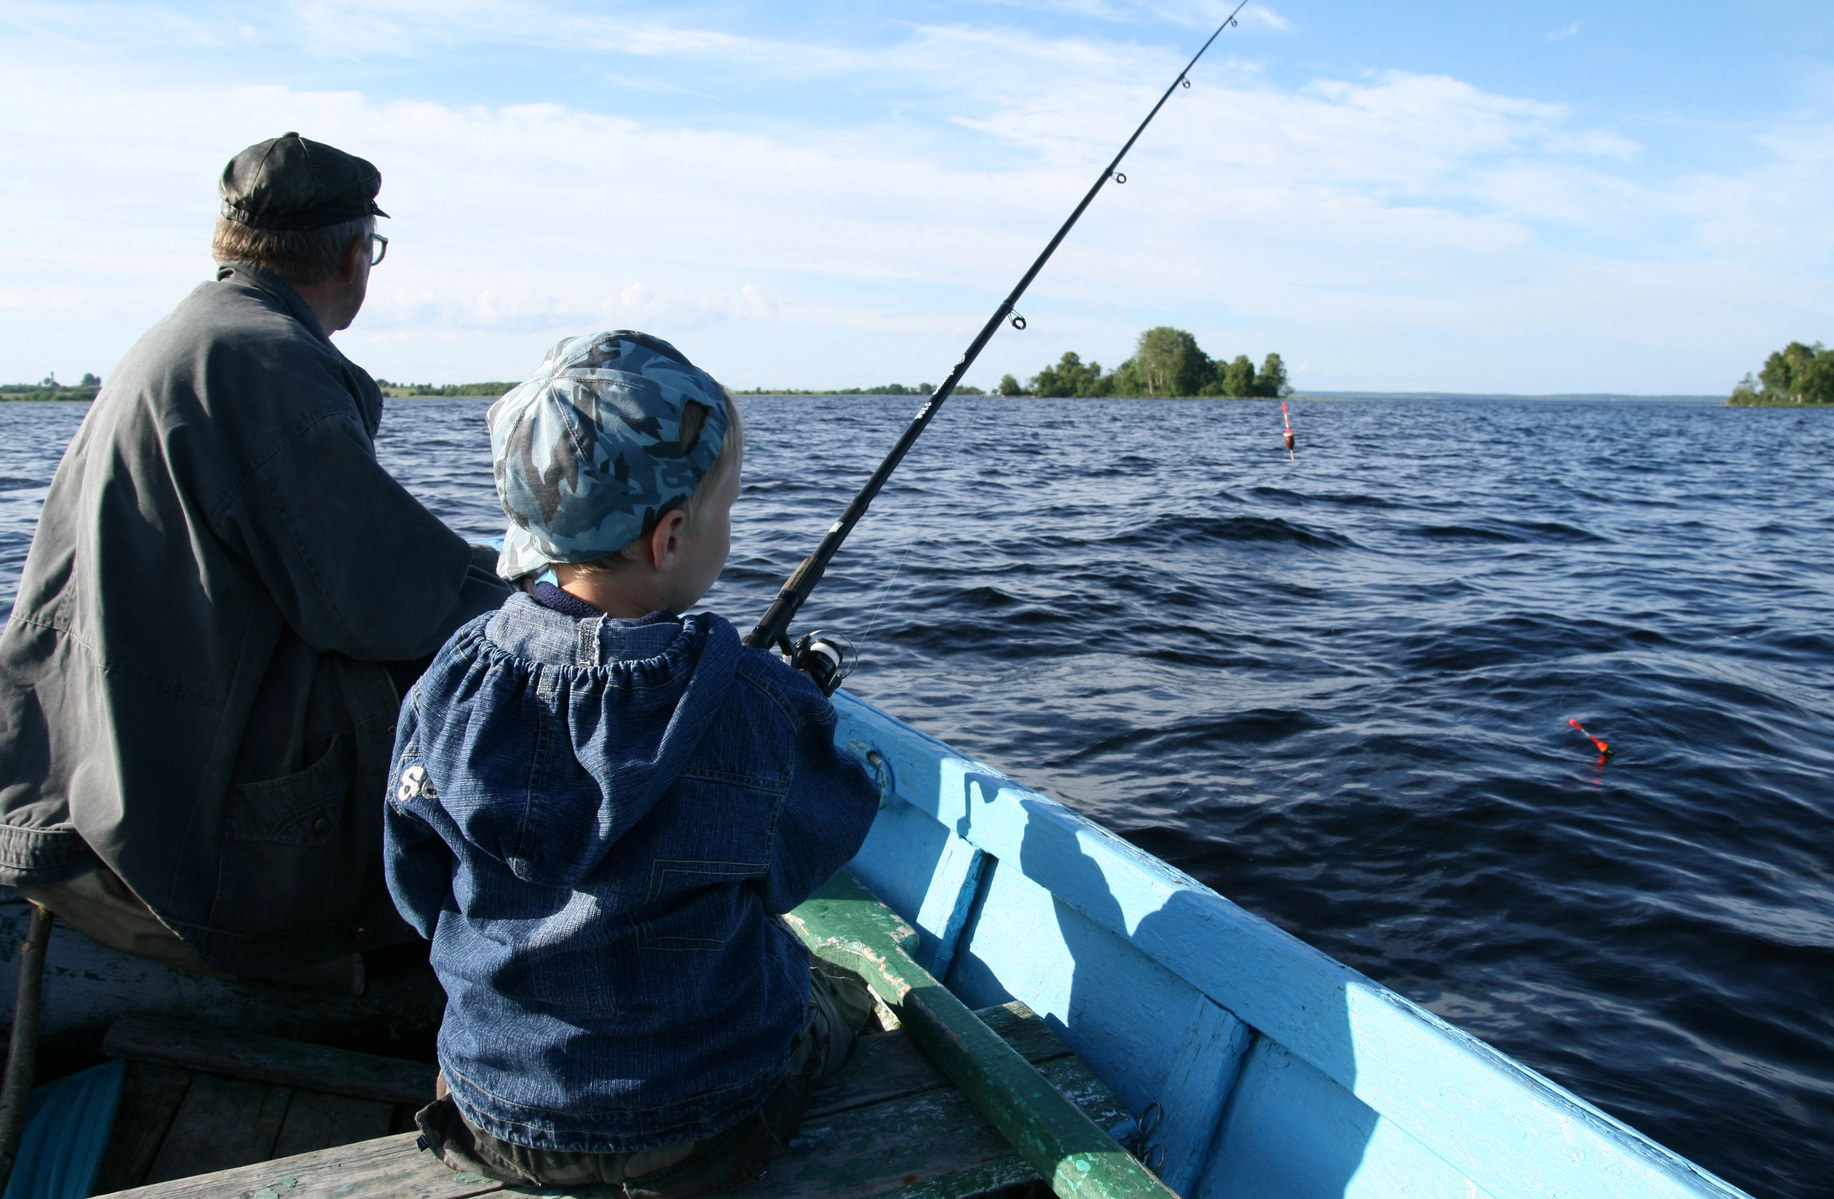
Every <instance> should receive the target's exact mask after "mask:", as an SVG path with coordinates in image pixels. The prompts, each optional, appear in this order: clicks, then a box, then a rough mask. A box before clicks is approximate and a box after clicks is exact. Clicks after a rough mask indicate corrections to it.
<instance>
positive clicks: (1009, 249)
mask: <svg viewBox="0 0 1834 1199" xmlns="http://www.w3.org/2000/svg"><path fill="white" fill-rule="evenodd" d="M1226 12H1227V9H1226V8H1224V7H1223V6H1221V5H1218V4H1215V3H1211V2H1210V0H1188V2H1172V0H1001V2H991V3H948V2H941V0H907V2H905V3H900V4H887V3H880V2H878V0H849V2H848V3H845V4H842V3H827V2H825V0H804V2H802V3H796V4H787V3H755V4H746V5H737V4H726V3H696V2H694V0H688V2H685V3H675V4H669V5H633V4H620V3H601V4H585V3H569V2H566V0H552V2H547V0H543V2H533V3H518V4H507V3H497V2H495V0H437V2H435V0H369V2H365V3H352V2H349V0H306V2H297V3H288V2H286V0H280V2H277V3H272V4H267V5H249V4H245V3H238V4H229V3H190V4H163V3H159V2H158V0H139V2H136V3H133V4H115V3H89V2H85V0H56V2H47V0H25V2H14V0H0V55H3V56H4V61H5V63H6V64H7V66H6V72H5V76H4V79H5V90H6V104H5V115H4V116H3V117H0V229H4V230H5V232H4V234H0V381H31V380H36V379H39V378H42V377H44V376H45V375H46V374H47V373H48V372H53V371H54V372H55V373H56V375H57V377H58V378H59V379H60V380H62V381H65V382H70V381H74V380H75V379H77V378H78V377H79V376H80V375H81V374H83V373H84V372H86V371H94V372H96V373H98V374H102V375H104V376H106V374H107V373H108V372H109V371H110V370H111V369H112V368H113V366H114V364H115V363H116V362H117V361H118V360H119V359H120V357H121V356H122V354H124V353H125V352H126V350H127V349H128V347H129V346H131V345H132V344H133V342H134V340H135V339H136V338H138V337H139V336H140V335H141V334H142V333H143V332H144V331H145V330H146V329H147V328H148V327H149V326H150V325H152V324H153V323H154V322H155V321H157V320H158V319H159V318H160V317H161V316H163V315H164V314H165V313H167V312H169V311H170V310H171V309H172V307H173V306H174V305H175V304H176V303H177V302H178V301H179V300H180V299H181V298H182V297H183V296H184V295H185V293H186V292H187V291H188V290H189V289H190V288H192V287H193V286H195V285H196V284H197V283H198V282H200V281H202V280H204V279H206V278H208V277H209V276H210V270H211V262H210V258H209V241H210V228H211V223H212V221H213V219H214V216H215V213H216V209H217V205H218V197H217V195H216V190H215V185H216V179H217V176H218V175H219V174H220V172H221V170H222V167H223V164H224V163H225V162H226V161H227V160H228V159H229V158H230V157H231V156H232V155H233V154H234V153H235V152H236V151H238V150H240V149H241V148H242V147H244V146H246V145H249V144H251V143H253V142H256V141H260V140H262V139H264V138H268V137H273V136H276V135H278V134H280V133H282V132H285V131H288V130H297V131H299V132H301V133H302V134H304V135H305V136H307V137H309V138H312V139H315V140H319V141H325V142H330V143H331V144H333V145H336V146H338V147H340V148H342V149H345V150H349V151H351V152H352V153H356V154H360V155H362V156H364V157H366V158H368V159H370V160H371V161H373V162H374V163H375V164H376V165H377V166H378V167H379V168H380V169H381V171H382V176H383V186H382V193H381V196H380V197H379V200H380V203H381V206H382V207H383V208H384V209H386V210H387V211H388V212H389V213H390V219H388V220H386V221H383V222H382V223H381V227H382V231H383V232H384V233H386V234H387V235H388V236H389V237H390V238H391V243H390V249H389V254H388V259H387V261H386V262H384V263H383V264H381V265H380V266H379V267H377V268H376V270H375V272H374V274H373V276H372V281H371V288H370V296H369V300H368V303H367V305H366V306H365V308H364V310H363V312H362V314H361V315H360V316H359V317H358V318H357V322H356V324H355V325H353V326H352V328H350V329H349V330H347V331H345V332H343V333H340V334H339V335H338V337H337V341H338V344H339V345H340V346H341V347H342V349H343V350H344V352H345V353H346V354H348V355H349V356H350V357H351V358H352V359H353V360H355V361H356V362H357V363H359V364H360V365H362V366H364V367H365V368H367V369H368V370H369V371H370V372H371V373H372V374H375V375H378V376H380V377H384V378H388V379H391V380H396V381H414V382H434V383H450V382H464V381H471V380H482V379H505V380H507V379H517V378H521V377H524V376H526V375H528V374H529V373H530V372H532V371H533V370H534V368H535V367H536V365H537V364H538V363H539V361H540V359H541V356H542V353H543V351H544V350H545V349H546V348H547V347H548V346H549V345H551V344H552V343H553V342H555V341H556V340H558V339H560V338H561V337H563V336H568V335H573V334H578V333H585V332H591V331H593V330H597V329H604V328H637V329H642V330H645V331H648V332H651V333H654V334H656V335H658V336H661V337H665V338H667V339H669V340H670V341H673V342H674V343H675V344H676V345H678V346H679V347H680V348H681V349H682V350H683V351H684V352H686V353H687V354H688V355H689V356H690V357H692V358H693V359H694V360H695V361H696V362H697V363H699V364H701V365H702V366H704V367H706V368H707V369H708V370H709V371H711V372H712V373H713V374H714V375H715V376H716V377H718V378H719V379H721V380H722V381H723V382H725V383H726V384H727V385H728V386H730V387H734V388H749V387H759V386H764V387H793V388H821V387H846V386H868V385H872V384H876V383H884V382H891V381H898V382H903V383H907V384H915V383H918V382H936V381H938V380H940V379H941V378H942V376H943V375H944V374H945V373H947V371H948V369H949V367H950V366H951V365H952V364H953V363H954V362H955V360H956V358H957V357H958V356H959V354H960V353H961V351H962V348H963V347H964V346H965V345H966V344H967V342H968V340H969V339H970V338H971V337H972V335H973V333H974V332H975V330H976V329H978V328H979V326H980V325H981V323H982V322H983V321H984V320H985V319H986V318H987V316H988V314H989V313H991V311H992V310H993V308H994V306H995V305H996V304H997V303H998V302H999V300H1000V299H1001V297H1002V296H1004V294H1005V293H1006V292H1007V290H1008V289H1009V288H1010V287H1011V286H1012V284H1013V283H1014V282H1015V281H1016V280H1017V278H1018V277H1019V275H1020V274H1021V272H1023V270H1024V269H1025V267H1026V266H1027V265H1028V264H1029V263H1030V261H1031V259H1032V258H1033V257H1034V256H1035V255H1036V254H1037V252H1038V251H1039V249H1041V248H1042V246H1043V245H1044V243H1045V241H1046V240H1047V239H1048V238H1049V236H1050V234H1051V233H1052V232H1053V231H1054V230H1055V229H1056V227H1057V225H1058V224H1059V223H1060V222H1061V221H1062V219H1063V218H1064V217H1065V216H1066V215H1067V214H1068V213H1069V211H1070V209H1071V208H1072V207H1073V206H1074V204H1075V202H1076V201H1077V199H1078V198H1080V196H1081V194H1082V192H1083V191H1084V190H1085V189H1086V188H1087V187H1088V186H1089V184H1090V183H1091V182H1093V180H1094V179H1095V178H1096V177H1097V175H1098V174H1099V172H1100V171H1101V169H1102V167H1103V166H1104V165H1105V164H1106V162H1107V160H1108V159H1109V158H1110V157H1111V156H1112V155H1113V153H1114V151H1115V149H1116V148H1118V146H1119V145H1120V143H1121V142H1122V141H1124V140H1125V139H1126V137H1127V135H1128V134H1129V133H1130V132H1131V131H1132V129H1133V126H1134V125H1135V124H1137V123H1138V121H1139V119H1140V118H1141V117H1142V116H1143V115H1144V114H1145V112H1146V111H1147V110H1148V109H1149V108H1150V107H1151V106H1152V104H1153V102H1154V101H1155V100H1156V99H1157V98H1158V95H1159V93H1160V92H1161V91H1163V90H1164V88H1165V87H1166V86H1167V85H1168V84H1169V83H1170V82H1171V81H1172V80H1173V79H1174V78H1176V77H1177V74H1178V71H1179V70H1180V69H1181V68H1182V67H1183V66H1184V64H1185V62H1186V60H1187V59H1188V58H1189V57H1190V55H1191V54H1192V53H1194V52H1195V50H1196V48H1197V47H1198V46H1199V45H1201V44H1202V43H1203V40H1204V39H1205V38H1206V37H1207V36H1208V35H1209V33H1210V31H1211V30H1212V29H1213V28H1214V27H1215V25H1216V24H1217V23H1218V22H1219V21H1220V20H1221V19H1222V17H1223V16H1224V15H1225V14H1226ZM1191 82H1192V86H1191V87H1190V88H1189V89H1188V90H1187V89H1180V90H1178V91H1177V92H1176V93H1175V94H1174V95H1173V96H1172V97H1171V99H1170V100H1169V101H1168V103H1167V104H1166V106H1165V109H1164V111H1163V112H1162V113H1161V114H1160V116H1159V118H1158V119H1157V120H1156V121H1155V122H1154V124H1153V125H1152V126H1151V127H1150V128H1149V129H1148V130H1147V131H1146V133H1145V135H1144V136H1143V137H1142V138H1141V140H1140V142H1139V144H1138V146H1137V147H1136V148H1135V150H1134V152H1133V153H1132V155H1131V156H1130V157H1129V159H1128V161H1127V163H1126V165H1125V167H1124V170H1125V171H1126V173H1127V176H1128V181H1127V183H1126V185H1125V186H1112V185H1111V186H1110V187H1108V188H1106V189H1104V191H1103V193H1102V194H1101V195H1100V196H1099V197H1098V198H1097V199H1096V201H1095V203H1094V205H1093V206H1092V207H1091V209H1090V210H1089V212H1088V214H1087V215H1086V216H1085V217H1084V218H1083V221H1082V223H1081V224H1080V225H1079V226H1078V227H1077V229H1076V230H1075V231H1074V232H1073V233H1072V234H1071V235H1070V237H1069V239H1068V241H1067V242H1066V243H1065V244H1064V246H1063V248H1062V249H1061V250H1060V251H1059V252H1058V254H1057V256H1056V257H1055V258H1054V259H1053V260H1052V262H1051V263H1050V265H1049V266H1048V267H1047V268H1046V269H1045V271H1044V273H1043V274H1042V275H1041V276H1040V277H1039V278H1038V280H1037V282H1036V283H1035V284H1034V285H1033V287H1032V290H1031V292H1030V293H1029V295H1028V296H1027V298H1026V299H1025V300H1024V301H1023V302H1022V303H1021V304H1020V307H1019V311H1020V312H1022V313H1023V314H1024V315H1025V317H1026V320H1027V324H1028V327H1027V328H1026V330H1025V331H1023V332H1020V331H1015V330H1011V329H1007V330H1003V331H1002V332H1001V333H1000V334H999V335H998V336H997V337H996V338H995V339H994V341H993V342H992V343H991V344H990V345H989V347H988V348H987V350H986V351H985V352H984V353H983V355H982V356H981V359H980V360H979V362H978V363H977V364H976V366H975V368H974V369H973V370H972V371H970V373H969V375H968V376H967V382H968V383H970V384H974V385H978V386H982V387H990V386H992V385H994V384H995V383H996V382H997V381H998V379H999V377H1000V375H1001V374H1003V373H1006V372H1011V373H1013V374H1015V375H1017V376H1019V377H1021V378H1024V377H1027V376H1029V375H1031V374H1034V373H1036V371H1037V370H1038V369H1039V368H1040V367H1041V366H1044V365H1046V364H1047V363H1049V362H1052V361H1055V360H1056V359H1057V357H1058V356H1059V355H1061V354H1062V353H1063V352H1064V351H1066V350H1075V351H1077V352H1079V353H1080V354H1081V355H1082V356H1083V358H1084V359H1085V360H1087V359H1091V358H1093V359H1095V360H1097V361H1099V362H1101V363H1102V364H1104V365H1105V366H1108V367H1113V366H1115V365H1117V364H1118V363H1119V362H1120V361H1121V360H1123V359H1124V358H1126V357H1127V356H1128V354H1130V353H1131V352H1132V349H1133V345H1134V341H1135V339H1136V338H1137V337H1138V335H1139V333H1140V332H1141V331H1142V330H1144V329H1146V328H1148V327H1151V326H1155V325H1167V324H1169V325H1175V326H1178V327H1180V328H1184V329H1188V330H1190V331H1191V332H1192V333H1194V334H1195V335H1196V336H1197V339H1198V341H1199V343H1200V344H1202V345H1203V347H1204V348H1205V349H1206V350H1207V351H1208V352H1209V353H1211V354H1212V355H1214V356H1219V357H1234V356H1235V355H1237V354H1243V353H1245V354H1248V355H1250V356H1251V357H1252V358H1253V359H1255V360H1256V361H1257V362H1258V361H1259V360H1260V359H1261V357H1262V356H1263V355H1264V354H1266V353H1267V352H1269V351H1276V352H1278V353H1280V354H1281V355H1282V357H1283V358H1284V360H1285V361H1286V363H1287V367H1288V370H1289V372H1290V374H1291V377H1292V381H1293V383H1294V384H1295V385H1296V386H1297V387H1298V388H1299V389H1300V390H1302V391H1303V390H1305V389H1307V388H1316V389H1319V390H1352V391H1354V390H1359V389H1361V390H1371V391H1418V390H1427V391H1465V392H1504V393H1516V394H1549V393H1572V392H1607V391H1608V392H1620V393H1629V394H1708V393H1718V392H1725V391H1728V390H1730V388H1731V386H1732V385H1733V384H1734V383H1735V382H1737V381H1738V379H1739V378H1740V376H1742V375H1743V374H1744V373H1745V372H1747V371H1751V370H1754V369H1756V368H1757V367H1758V366H1759V365H1760V364H1761V363H1762V361H1763V359H1764V356H1765V355H1766V354H1767V353H1769V352H1770V351H1771V350H1774V349H1776V348H1778V347H1780V346H1782V345H1783V344H1784V343H1786V342H1788V341H1790V340H1792V339H1797V340H1804V341H1814V340H1818V339H1819V340H1828V341H1834V291H1831V289H1830V286H1829V284H1830V281H1831V279H1834V273H1831V270H1830V268H1831V267H1834V220H1830V219H1829V218H1830V214H1831V213H1834V5H1829V4H1827V3H1826V0H1820V2H1819V3H1809V2H1803V0H1752V2H1743V3H1741V2H1733V3H1725V4H1700V3H1693V2H1691V0H1682V2H1669V3H1663V4H1656V3H1650V2H1645V0H1613V2H1612V3H1608V4H1607V3H1592V2H1579V3H1574V2H1569V0H1553V2H1552V3H1551V4H1549V3H1545V2H1541V3H1536V4H1527V3H1520V2H1518V0H1491V2H1490V3H1486V4H1481V5H1480V4H1471V3H1459V4H1454V3H1400V4H1397V5H1392V6H1389V5H1371V4H1366V3H1363V4H1354V3H1348V2H1346V0H1270V2H1269V3H1261V2H1260V0H1252V2H1251V3H1250V4H1249V5H1248V6H1247V7H1246V8H1245V9H1244V10H1243V12H1242V15H1241V17H1240V18H1239V21H1238V24H1237V25H1236V26H1235V27H1234V28H1230V29H1228V30H1226V31H1225V32H1224V33H1223V34H1222V36H1221V37H1220V38H1219V39H1218V40H1217V42H1216V44H1215V45H1214V46H1213V47H1212V49H1211V50H1210V52H1209V54H1208V55H1207V56H1206V57H1205V58H1204V59H1203V60H1202V61H1201V62H1199V63H1198V65H1197V66H1196V67H1195V68H1194V69H1193V70H1192V72H1191Z"/></svg>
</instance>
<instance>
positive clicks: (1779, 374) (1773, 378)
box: [1726, 341, 1834, 407]
mask: <svg viewBox="0 0 1834 1199" xmlns="http://www.w3.org/2000/svg"><path fill="white" fill-rule="evenodd" d="M1726 403H1727V404H1728V405H1732V406H1738V407H1744V406H1747V405H1760V406H1782V405H1792V406H1795V405H1807V406H1811V407H1813V406H1817V405H1834V350H1829V349H1826V348H1825V347H1823V346H1822V344H1821V343H1820V342H1816V343H1815V344H1814V345H1812V346H1807V345H1803V344H1802V343H1801V342H1799V341H1792V342H1790V343H1789V344H1788V345H1786V346H1784V347H1783V348H1782V349H1780V350H1778V351H1776V352H1775V353H1773V354H1772V355H1771V356H1770V357H1769V358H1766V359H1765V360H1764V369H1763V370H1761V371H1759V372H1758V376H1757V378H1756V379H1753V378H1752V377H1751V376H1750V375H1749V374H1747V375H1746V376H1745V377H1744V378H1743V379H1741V380H1739V384H1738V386H1737V387H1734V388H1733V389H1732V398H1731V399H1729V400H1727V401H1726Z"/></svg>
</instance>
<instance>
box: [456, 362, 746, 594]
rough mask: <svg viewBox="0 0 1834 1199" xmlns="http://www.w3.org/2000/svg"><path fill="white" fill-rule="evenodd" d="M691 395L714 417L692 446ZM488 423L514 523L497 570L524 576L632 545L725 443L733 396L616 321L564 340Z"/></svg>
mask: <svg viewBox="0 0 1834 1199" xmlns="http://www.w3.org/2000/svg"><path fill="white" fill-rule="evenodd" d="M690 400H692V401H695V402H698V403H700V404H703V405H705V406H706V408H707V419H706V423H705V424H703V425H702V426H701V431H700V436H699V437H698V438H697V439H696V440H695V442H694V445H693V447H692V448H691V449H689V450H688V451H686V452H685V453H684V452H683V451H682V448H681V417H682V413H683V411H684V410H685V406H686V404H687V403H688V402H689V401H690ZM486 420H487V422H488V423H489V425H490V450H491V456H492V458H493V459H494V464H495V465H494V469H495V473H496V477H497V495H498V497H499V498H501V499H502V501H503V511H504V512H506V513H508V514H509V520H510V525H509V531H508V533H506V534H505V535H504V537H503V552H502V553H501V554H500V555H499V556H498V558H497V573H498V574H500V575H502V576H503V577H504V578H506V579H511V580H514V579H519V578H521V577H522V576H524V575H526V574H530V573H532V572H534V571H539V570H545V569H546V568H547V567H549V566H551V565H553V564H554V563H556V562H590V561H592V560H593V559H594V558H602V557H604V556H605V555H606V554H609V553H612V552H614V551H616V550H620V549H623V548H624V547H625V546H627V545H629V544H630V543H631V542H632V541H635V540H636V539H637V538H639V537H641V536H643V535H644V534H645V533H647V532H649V531H650V530H651V529H653V528H655V527H656V522H657V521H658V520H660V519H661V518H662V514H663V513H665V512H667V511H668V510H669V509H671V508H675V507H678V506H680V505H681V504H682V503H683V502H685V501H686V500H687V498H688V497H689V496H691V495H693V494H694V489H695V488H696V487H698V486H699V485H700V481H701V477H702V476H703V475H705V474H706V473H707V469H708V468H709V467H710V466H712V465H713V460H714V459H715V458H716V457H718V456H719V452H720V447H721V446H722V445H724V444H725V441H726V428H727V412H726V393H725V391H724V390H723V389H722V388H721V387H720V385H719V384H718V383H716V382H714V381H713V377H712V376H711V375H709V374H708V373H707V372H706V371H703V370H701V369H700V368H699V367H697V366H695V365H694V364H693V363H691V362H689V361H688V360H687V358H686V357H685V356H683V354H682V353H681V351H680V350H677V349H676V348H675V347H674V346H672V345H670V344H669V343H668V342H666V341H663V340H661V339H660V338H656V337H651V336H649V335H648V334H646V333H634V332H632V331H631V330H629V329H617V330H614V331H612V332H609V333H595V334H593V335H591V336H590V337H570V338H567V339H566V340H564V341H562V342H561V343H560V344H559V345H556V346H555V347H554V348H553V349H551V350H549V351H548V356H547V357H546V358H545V359H543V360H542V363H541V369H540V370H538V371H536V372H535V376H534V378H532V379H530V380H528V382H526V383H522V384H520V385H518V386H517V387H516V388H514V389H513V390H511V391H510V392H509V394H507V395H505V396H504V397H503V398H502V399H500V400H498V401H497V402H496V403H494V404H492V405H491V406H490V412H489V414H488V415H487V417H486Z"/></svg>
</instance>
